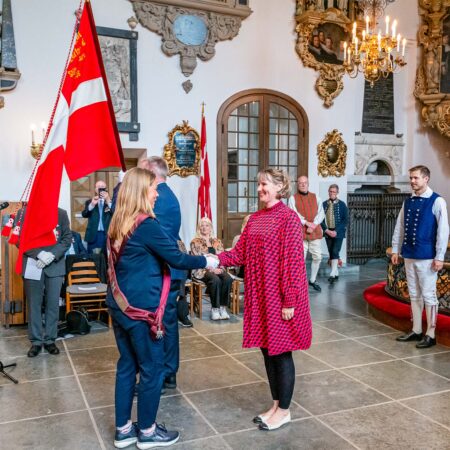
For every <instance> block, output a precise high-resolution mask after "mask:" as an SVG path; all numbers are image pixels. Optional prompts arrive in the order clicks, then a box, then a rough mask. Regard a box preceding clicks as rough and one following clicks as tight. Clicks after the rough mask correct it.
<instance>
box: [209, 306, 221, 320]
mask: <svg viewBox="0 0 450 450" xmlns="http://www.w3.org/2000/svg"><path fill="white" fill-rule="evenodd" d="M221 318H222V317H220V311H219V308H212V309H211V320H220V319H221Z"/></svg>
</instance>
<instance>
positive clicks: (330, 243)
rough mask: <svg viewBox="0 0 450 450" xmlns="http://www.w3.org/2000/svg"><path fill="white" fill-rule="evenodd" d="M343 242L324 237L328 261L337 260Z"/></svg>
mask: <svg viewBox="0 0 450 450" xmlns="http://www.w3.org/2000/svg"><path fill="white" fill-rule="evenodd" d="M343 240H344V239H343V238H332V237H330V236H325V242H326V243H327V247H328V253H329V254H330V259H339V252H340V251H341V247H342V242H343Z"/></svg>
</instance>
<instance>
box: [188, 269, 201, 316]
mask: <svg viewBox="0 0 450 450" xmlns="http://www.w3.org/2000/svg"><path fill="white" fill-rule="evenodd" d="M186 286H187V283H186ZM189 286H190V291H189V296H190V303H189V309H190V314H191V317H194V314H195V313H197V315H198V317H199V318H200V319H201V318H202V313H203V289H206V284H205V283H203V281H202V280H200V279H198V278H194V277H193V278H192V280H191V281H190V285H189Z"/></svg>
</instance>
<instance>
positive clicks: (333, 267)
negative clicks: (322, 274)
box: [330, 259, 339, 277]
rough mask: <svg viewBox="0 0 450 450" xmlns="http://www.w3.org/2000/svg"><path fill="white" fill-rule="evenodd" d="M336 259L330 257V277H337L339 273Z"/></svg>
mask: <svg viewBox="0 0 450 450" xmlns="http://www.w3.org/2000/svg"><path fill="white" fill-rule="evenodd" d="M338 262H339V260H338V259H332V260H331V273H330V277H337V276H338V275H339V272H338Z"/></svg>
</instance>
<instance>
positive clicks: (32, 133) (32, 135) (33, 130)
mask: <svg viewBox="0 0 450 450" xmlns="http://www.w3.org/2000/svg"><path fill="white" fill-rule="evenodd" d="M30 130H31V145H34V142H35V141H34V132H35V131H36V125H35V124H34V123H32V124H31V125H30Z"/></svg>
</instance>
